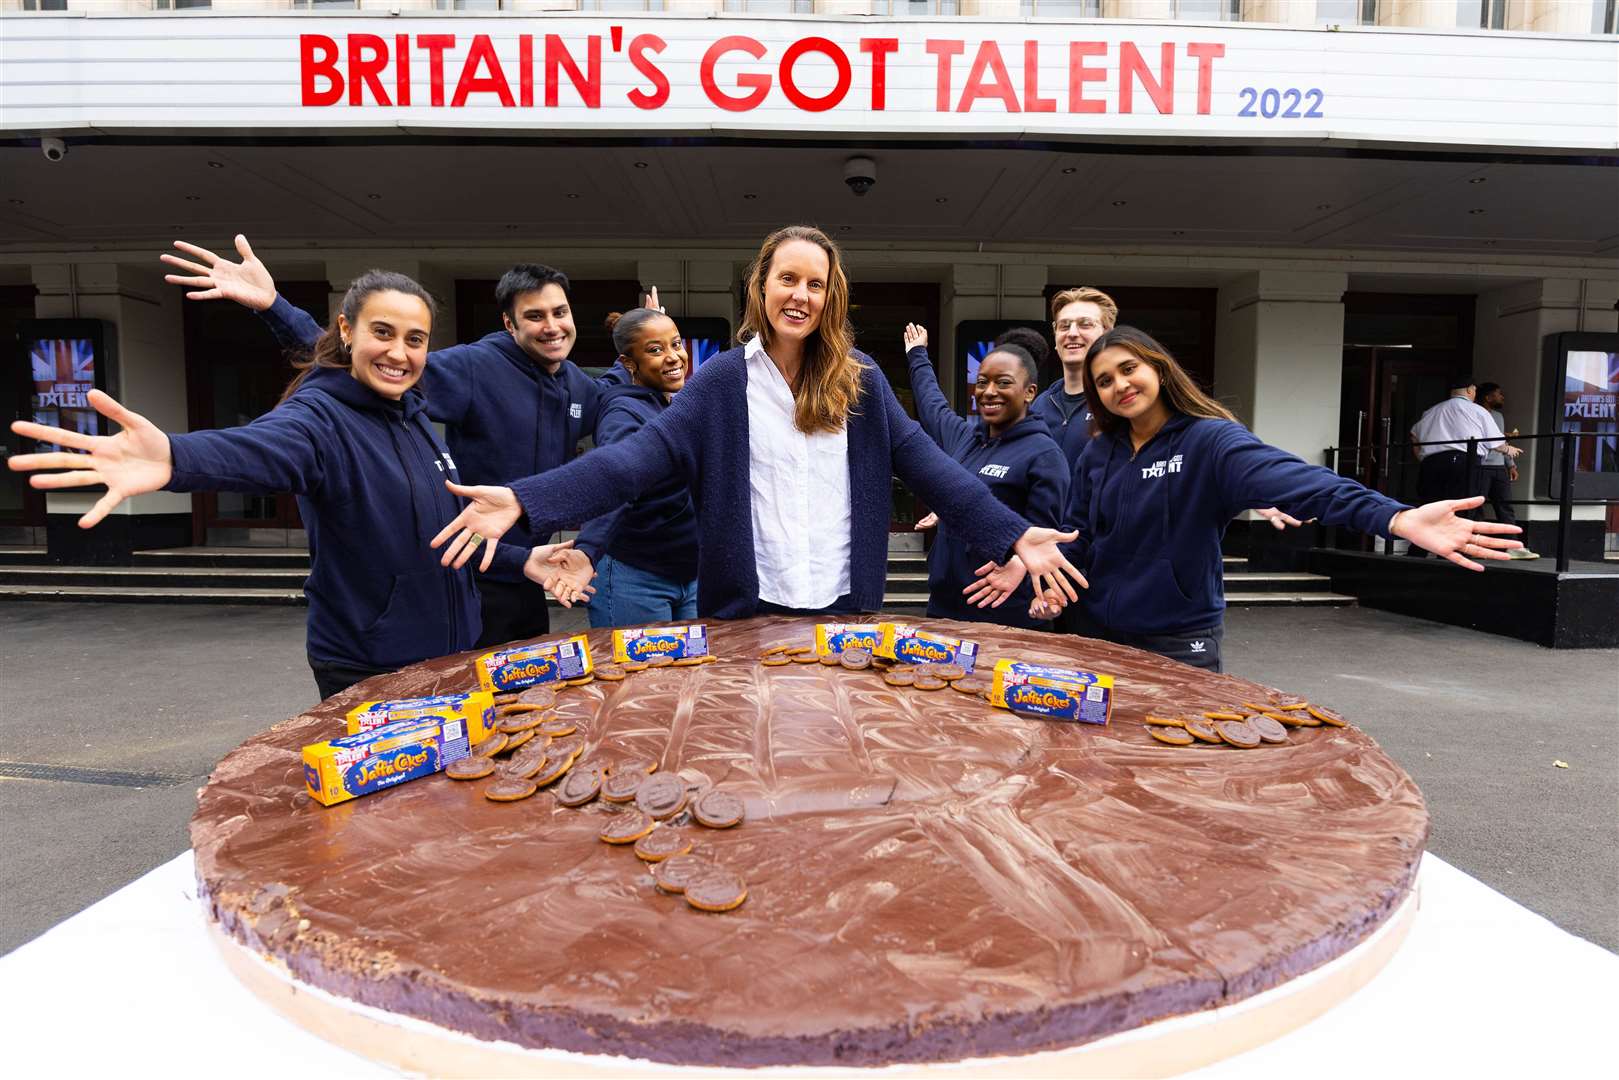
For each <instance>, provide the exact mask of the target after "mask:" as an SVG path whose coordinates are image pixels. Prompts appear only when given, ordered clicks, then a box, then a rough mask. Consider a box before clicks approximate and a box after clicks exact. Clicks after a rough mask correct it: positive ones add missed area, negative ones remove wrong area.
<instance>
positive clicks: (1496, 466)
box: [1478, 382, 1540, 559]
mask: <svg viewBox="0 0 1619 1080" xmlns="http://www.w3.org/2000/svg"><path fill="white" fill-rule="evenodd" d="M1478 404H1479V406H1480V407H1482V408H1483V409H1484V411H1485V412H1487V413H1489V414H1490V419H1492V420H1494V421H1495V427H1496V430H1497V431H1500V432H1503V433H1504V434H1505V435H1506V437H1507V438H1509V439H1510V438H1513V437H1514V436H1516V435H1517V434H1518V429H1517V428H1513V429H1512V430H1511V431H1507V421H1506V418H1505V417H1504V416H1502V414H1501V410H1502V409H1504V408H1506V404H1507V396H1506V394H1505V393H1504V392H1503V391H1502V389H1501V384H1500V383H1493V382H1486V383H1479V384H1478ZM1483 470H1484V491H1483V494H1484V505H1485V506H1488V507H1489V508H1490V510H1491V511H1492V512H1493V513H1494V514H1495V520H1497V521H1501V522H1505V523H1506V524H1508V525H1516V524H1518V516H1517V515H1516V514H1515V513H1513V511H1512V503H1511V502H1510V501H1509V500H1510V499H1511V498H1512V485H1513V484H1515V483H1517V481H1518V464H1517V462H1515V461H1509V460H1508V459H1507V456H1506V455H1505V454H1503V453H1502V452H1501V451H1500V450H1493V449H1492V450H1489V451H1486V452H1485V454H1484V465H1483ZM1510 554H1511V556H1512V558H1514V559H1538V558H1540V556H1539V555H1537V554H1535V553H1534V552H1533V551H1530V550H1529V549H1528V548H1526V547H1523V548H1514V549H1513V550H1512V552H1511V553H1510Z"/></svg>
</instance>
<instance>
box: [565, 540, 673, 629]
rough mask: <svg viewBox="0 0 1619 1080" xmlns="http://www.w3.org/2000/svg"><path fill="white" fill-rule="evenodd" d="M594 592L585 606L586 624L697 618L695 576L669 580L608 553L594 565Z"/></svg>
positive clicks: (663, 621) (622, 624) (600, 624)
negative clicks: (587, 620) (587, 617)
mask: <svg viewBox="0 0 1619 1080" xmlns="http://www.w3.org/2000/svg"><path fill="white" fill-rule="evenodd" d="M591 584H592V585H594V586H596V594H595V595H594V596H592V597H591V598H590V603H589V604H588V605H587V607H588V609H589V611H590V625H591V626H593V627H602V626H635V625H637V624H639V623H666V622H679V621H681V620H684V619H695V618H697V579H696V578H693V579H692V580H690V581H685V582H681V581H670V580H669V579H668V578H666V577H659V576H658V575H657V574H654V573H651V572H650V571H647V570H642V569H640V568H639V567H635V566H631V565H630V564H629V563H627V562H620V561H619V560H617V559H615V558H613V557H612V556H611V555H603V556H602V557H601V562H599V563H597V564H596V577H595V578H594V580H592V581H591Z"/></svg>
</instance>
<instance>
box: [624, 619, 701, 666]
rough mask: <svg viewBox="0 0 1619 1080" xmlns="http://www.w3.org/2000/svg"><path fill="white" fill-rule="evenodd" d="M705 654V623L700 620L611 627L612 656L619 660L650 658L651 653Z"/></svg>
mask: <svg viewBox="0 0 1619 1080" xmlns="http://www.w3.org/2000/svg"><path fill="white" fill-rule="evenodd" d="M707 655H708V627H707V626H704V625H703V624H702V623H692V624H691V625H690V626H654V627H648V628H645V629H638V630H614V631H613V659H614V660H616V661H618V662H619V663H621V664H622V663H624V662H625V661H628V660H650V659H652V658H653V657H654V656H667V657H668V658H669V659H671V660H685V659H687V658H689V657H695V656H707Z"/></svg>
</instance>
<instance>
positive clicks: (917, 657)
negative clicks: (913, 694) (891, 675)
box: [876, 623, 978, 673]
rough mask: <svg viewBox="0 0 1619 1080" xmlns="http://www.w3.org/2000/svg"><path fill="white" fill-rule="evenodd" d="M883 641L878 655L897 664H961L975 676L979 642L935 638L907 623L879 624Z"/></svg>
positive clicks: (878, 649) (879, 644) (939, 635)
mask: <svg viewBox="0 0 1619 1080" xmlns="http://www.w3.org/2000/svg"><path fill="white" fill-rule="evenodd" d="M877 625H878V626H879V627H881V628H882V640H881V641H880V642H879V643H878V645H877V649H876V653H877V655H878V656H883V657H887V658H888V659H890V660H892V661H894V662H895V663H897V664H960V665H961V666H962V667H963V668H965V669H967V671H968V672H969V673H971V672H972V669H973V664H974V662H976V661H977V659H978V642H976V641H965V640H963V639H961V638H954V637H951V636H950V635H948V634H935V633H933V632H932V631H929V630H923V629H921V628H920V627H916V626H909V625H907V624H905V623H878V624H877Z"/></svg>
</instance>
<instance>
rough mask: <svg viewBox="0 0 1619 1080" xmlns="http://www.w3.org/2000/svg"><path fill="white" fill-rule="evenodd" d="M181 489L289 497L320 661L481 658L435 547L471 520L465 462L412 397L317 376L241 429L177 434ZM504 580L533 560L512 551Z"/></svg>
mask: <svg viewBox="0 0 1619 1080" xmlns="http://www.w3.org/2000/svg"><path fill="white" fill-rule="evenodd" d="M169 450H170V453H171V454H172V455H173V459H174V475H173V476H172V477H171V478H170V480H169V483H168V485H167V486H168V490H170V491H240V492H251V493H270V492H281V491H288V492H292V493H293V494H295V495H297V496H298V510H299V512H300V513H301V514H302V515H303V521H304V529H305V530H306V531H307V532H308V534H309V554H310V559H311V563H312V565H311V568H310V573H309V580H308V581H307V582H306V583H305V584H304V594H305V595H306V596H308V598H309V641H308V649H309V658H310V659H311V660H313V661H316V662H317V663H334V664H344V665H348V666H353V667H366V668H380V669H391V668H400V667H404V666H405V665H406V664H413V663H415V662H417V661H418V660H426V659H429V658H431V657H435V656H444V655H446V654H448V653H453V652H460V651H462V650H464V649H470V648H472V647H473V645H474V644H476V642H477V640H478V632H479V630H480V627H481V622H480V618H479V611H478V592H477V590H476V589H475V588H474V587H473V581H472V576H471V574H470V573H469V572H468V571H467V570H461V571H453V570H446V569H445V568H443V567H441V566H440V565H439V559H438V553H437V552H435V551H432V550H430V549H429V548H428V546H427V543H428V541H429V540H431V539H432V537H433V535H434V534H435V533H437V532H438V530H439V529H440V528H441V527H442V526H443V524H444V523H445V522H446V521H449V520H450V518H452V517H454V516H455V515H456V514H457V513H459V512H460V507H461V500H459V499H457V498H456V497H455V496H454V495H452V494H450V492H449V491H448V490H447V489H446V488H445V487H444V481H445V479H446V477H448V478H449V479H451V480H455V479H456V478H457V473H456V469H455V463H454V462H453V461H452V460H451V458H450V453H449V451H448V450H447V449H446V448H445V446H444V444H443V443H442V442H441V441H440V440H439V437H438V432H436V431H435V430H434V429H433V425H432V424H431V423H429V422H428V417H427V412H426V409H425V407H424V402H423V400H422V395H421V393H420V392H418V391H417V390H415V389H414V388H413V389H411V390H409V391H407V392H406V394H405V395H404V398H403V399H402V400H401V401H399V402H393V401H389V400H388V399H387V398H384V397H382V396H380V395H379V394H376V393H375V392H373V391H372V390H371V389H369V388H368V387H366V386H365V384H363V383H361V382H360V381H359V380H357V379H355V378H354V377H353V376H351V375H350V374H349V373H348V372H347V371H345V370H337V369H333V368H315V369H313V370H311V371H310V373H309V375H308V377H306V378H305V379H304V382H303V384H302V385H301V386H299V387H298V389H297V391H296V392H294V393H293V395H292V396H291V397H290V398H288V399H287V400H286V401H284V402H282V403H281V404H280V405H278V406H276V407H275V408H274V409H271V410H270V411H269V412H267V413H265V414H264V415H263V416H261V417H259V418H258V419H256V420H254V421H253V422H252V423H250V424H247V425H245V426H243V427H237V428H229V429H226V430H222V431H198V432H193V433H191V434H189V435H171V436H169ZM497 557H498V560H499V564H500V566H501V567H502V569H503V571H505V572H506V573H507V574H509V573H510V572H512V571H513V570H514V569H515V570H516V571H517V572H519V573H520V572H521V565H522V560H523V559H524V558H526V557H527V552H526V551H525V550H523V549H521V548H516V547H512V546H510V545H507V544H501V545H500V547H499V549H498V551H497Z"/></svg>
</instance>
